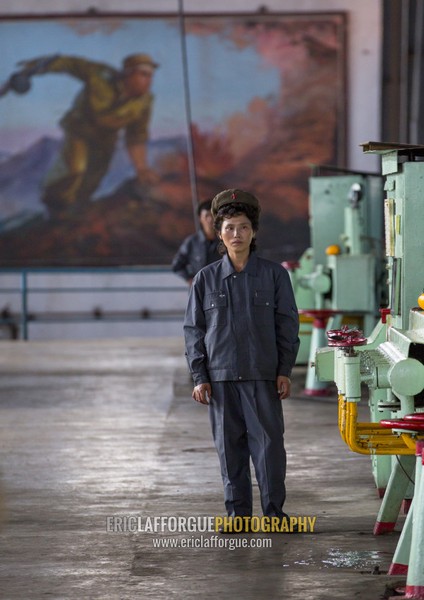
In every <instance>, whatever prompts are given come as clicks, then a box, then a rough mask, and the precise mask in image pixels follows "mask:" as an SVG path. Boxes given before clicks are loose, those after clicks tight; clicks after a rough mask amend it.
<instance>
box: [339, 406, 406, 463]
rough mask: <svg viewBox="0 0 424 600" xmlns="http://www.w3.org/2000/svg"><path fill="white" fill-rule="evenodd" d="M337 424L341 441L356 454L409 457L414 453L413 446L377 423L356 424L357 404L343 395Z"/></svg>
mask: <svg viewBox="0 0 424 600" xmlns="http://www.w3.org/2000/svg"><path fill="white" fill-rule="evenodd" d="M338 422H339V431H340V435H341V437H342V440H343V441H344V442H345V443H346V444H347V445H348V446H349V448H350V449H351V450H352V451H353V452H356V453H358V454H368V455H369V454H378V455H388V454H390V455H392V454H396V455H411V454H414V452H415V444H414V445H413V447H412V446H411V445H410V444H407V443H406V441H405V440H404V438H403V436H399V435H397V434H394V433H393V431H392V430H390V429H386V428H384V427H382V426H381V425H380V424H379V423H358V403H357V402H348V401H346V400H345V398H344V396H343V395H340V396H339V411H338Z"/></svg>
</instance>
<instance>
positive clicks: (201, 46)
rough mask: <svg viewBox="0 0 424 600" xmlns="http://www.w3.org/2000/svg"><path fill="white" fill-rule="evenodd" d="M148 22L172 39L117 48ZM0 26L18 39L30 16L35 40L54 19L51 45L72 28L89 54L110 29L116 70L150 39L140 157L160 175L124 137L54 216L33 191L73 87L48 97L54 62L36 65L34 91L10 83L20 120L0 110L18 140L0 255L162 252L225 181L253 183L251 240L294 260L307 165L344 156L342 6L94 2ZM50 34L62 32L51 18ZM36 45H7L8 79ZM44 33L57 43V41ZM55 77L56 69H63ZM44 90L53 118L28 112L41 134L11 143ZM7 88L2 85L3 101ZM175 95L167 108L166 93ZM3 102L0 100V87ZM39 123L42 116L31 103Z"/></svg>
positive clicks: (2, 197)
mask: <svg viewBox="0 0 424 600" xmlns="http://www.w3.org/2000/svg"><path fill="white" fill-rule="evenodd" d="M143 24H144V26H145V27H146V26H147V24H149V26H150V27H151V26H152V25H153V24H154V25H155V27H157V31H160V30H161V27H162V29H163V28H165V27H168V28H169V31H170V32H171V34H172V35H173V36H174V37H173V38H172V43H173V46H172V50H173V51H172V52H169V50H167V49H165V48H161V46H160V40H158V41H155V39H154V37H153V36H152V38H151V39H150V41H149V43H146V44H145V46H143V47H142V48H140V49H138V47H136V46H135V44H134V43H130V41H129V42H128V44H127V46H126V49H125V51H124V50H122V51H121V50H119V51H118V42H117V40H118V39H122V37H121V38H119V37H118V33H117V32H119V34H120V35H124V34H125V31H127V33H128V31H130V33H131V35H128V36H127V37H128V39H129V40H131V39H132V38H131V36H135V35H136V33H135V32H136V31H142V30H143ZM6 25H9V26H11V25H13V26H14V27H15V28H16V32H17V33H16V35H17V39H24V38H25V37H28V35H27V33H28V32H25V29H26V28H28V27H31V31H32V38H33V40H36V39H38V38H37V35H38V36H39V38H40V39H41V38H42V37H43V35H42V34H43V27H44V28H45V30H46V31H47V30H48V29H49V27H50V25H52V27H51V31H53V30H54V26H56V27H57V29H60V28H62V29H63V36H62V37H63V41H62V42H61V43H62V44H63V47H62V48H56V50H57V53H58V54H60V55H62V54H66V53H68V52H69V51H68V48H69V47H71V45H72V39H73V38H72V36H74V38H75V39H80V41H81V44H79V45H78V48H79V49H80V51H81V52H82V54H81V55H80V56H82V57H84V58H89V59H90V60H93V61H99V60H100V57H101V56H102V47H101V45H100V46H99V48H97V47H96V46H95V45H94V42H93V49H92V51H91V53H88V54H87V52H88V50H85V48H88V49H89V48H90V46H89V44H88V41H91V40H95V39H96V36H98V37H99V36H103V38H102V43H104V39H107V36H108V35H109V39H110V40H112V39H114V40H116V41H115V42H114V44H115V45H114V44H110V49H109V54H107V55H106V62H109V61H110V62H113V64H114V68H116V69H118V65H119V61H120V60H123V59H124V58H125V55H130V54H132V53H135V52H148V53H149V54H151V55H152V56H154V58H155V60H156V59H157V60H158V62H159V63H160V68H159V69H158V70H157V75H156V73H155V81H154V83H153V92H154V94H155V108H154V111H153V115H154V116H153V121H152V123H151V126H150V129H149V136H150V137H149V147H148V156H149V166H150V167H151V168H152V169H153V170H155V171H156V172H158V174H159V179H160V183H159V184H158V185H156V186H155V185H149V186H148V185H146V186H143V182H140V181H137V179H136V177H135V175H134V169H133V165H132V164H131V162H130V161H129V160H128V153H127V152H126V151H125V143H124V142H123V141H122V140H123V138H122V136H121V137H119V140H118V142H117V144H118V143H119V144H121V145H120V147H119V153H118V152H117V153H116V156H115V158H116V164H115V163H111V164H110V166H109V171H108V174H107V176H105V178H104V179H103V180H102V185H101V186H99V188H98V190H97V191H96V192H95V194H97V195H94V196H93V197H91V198H90V202H89V203H88V204H87V205H84V206H81V207H79V208H77V209H75V210H73V211H72V210H70V211H69V212H68V213H66V212H64V213H63V214H58V216H56V217H52V215H51V214H50V212H49V210H48V209H46V206H44V205H42V203H41V201H40V200H39V198H38V199H37V198H36V199H35V194H41V192H40V189H41V188H42V186H43V185H44V183H43V181H44V180H45V179H46V178H48V173H49V172H50V171H49V170H50V169H51V168H52V164H53V163H54V161H55V160H56V159H57V156H58V152H59V148H60V143H63V139H61V138H60V137H57V136H59V133H60V128H59V125H58V122H59V120H60V119H61V118H62V117H63V114H64V113H66V111H67V110H69V108H70V105H71V100H72V98H70V99H69V104H68V105H66V104H63V99H58V100H57V102H58V104H57V105H53V101H55V102H56V95H55V94H56V92H55V93H53V92H54V85H53V84H52V83H51V82H52V81H53V77H54V75H53V74H45V73H44V74H43V75H45V78H44V81H43V77H38V74H36V76H35V77H34V78H33V79H34V80H35V83H33V82H31V85H32V87H31V89H30V90H26V91H25V92H22V93H16V91H15V90H12V92H13V94H14V96H13V98H14V100H15V101H16V102H17V106H18V108H16V115H19V116H20V122H19V123H17V121H16V117H15V116H14V115H15V111H14V109H13V111H12V109H11V108H9V109H8V110H9V113H8V112H7V111H6V117H3V121H1V120H0V134H2V133H3V134H5V133H6V135H3V139H5V140H6V143H8V141H9V142H10V148H12V147H13V148H14V150H13V152H12V151H11V152H10V153H9V154H8V153H7V148H5V147H3V148H1V147H0V158H1V162H0V266H2V267H16V266H18V267H21V266H22V267H28V266H29V267H31V266H42V267H44V266H58V267H67V266H79V267H81V266H82V267H83V266H129V265H168V264H169V263H170V262H171V260H172V257H173V255H174V253H175V251H176V250H177V248H178V246H179V244H180V243H181V241H182V240H183V239H184V237H185V236H187V235H189V234H190V233H192V232H193V231H194V230H195V228H196V226H197V223H196V205H197V202H198V201H201V200H203V199H205V198H207V197H212V196H213V195H214V194H215V193H217V192H219V191H221V190H222V189H225V188H228V187H239V188H245V189H248V190H249V191H251V192H253V193H255V194H256V195H257V196H258V198H259V199H260V201H261V204H262V209H263V210H262V223H261V228H260V231H259V235H258V251H259V252H261V253H262V254H263V255H264V256H266V257H267V258H271V259H272V260H277V261H282V260H291V259H296V258H298V257H299V256H300V254H301V252H302V251H303V250H304V249H305V248H306V247H307V246H308V244H309V226H308V178H309V175H310V172H311V167H312V166H314V165H316V164H331V165H334V166H336V167H338V168H344V167H345V166H346V151H347V142H348V140H347V74H346V46H347V25H348V22H347V14H346V13H345V12H343V11H337V12H328V11H327V12H308V13H303V12H302V13H300V12H299V13H293V12H290V13H284V12H276V13H274V12H272V13H271V12H267V11H258V12H243V13H225V14H218V13H213V12H208V13H198V12H196V13H194V12H193V13H186V14H185V15H184V16H183V17H182V16H181V15H179V14H178V13H175V12H169V13H135V12H132V13H115V12H113V13H112V12H104V13H103V12H97V11H94V10H90V11H87V12H85V13H69V14H57V13H49V14H45V15H16V16H14V15H8V16H4V17H2V18H1V19H0V34H1V32H2V29H4V28H5V26H6ZM131 27H132V29H131ZM137 27H138V28H139V29H138V30H137ZM108 30H109V32H110V33H109V34H108V33H107V32H108ZM38 31H39V33H38ZM65 34H66V35H65ZM55 35H57V36H58V35H59V34H58V33H57V32H56V31H55ZM78 36H79V38H78ZM90 36H91V37H90ZM114 36H115V37H114ZM0 37H1V35H0ZM44 37H48V36H47V35H46V36H44ZM30 38H31V36H30ZM68 38H69V41H68ZM51 39H53V38H51ZM149 44H150V46H149ZM36 46H37V44H36V43H35V41H34V48H33V49H31V48H28V47H27V48H26V52H27V56H26V57H24V56H23V54H22V52H20V54H19V56H12V55H11V54H10V52H11V51H10V50H9V54H8V55H4V58H3V60H2V62H3V64H4V66H3V68H2V69H1V80H2V82H3V85H4V84H5V83H7V81H8V77H10V75H11V74H12V73H13V72H14V69H16V63H17V62H19V61H20V60H22V59H23V58H26V59H30V58H34V57H35V56H37V52H35V49H36ZM53 46H54V43H53V42H52V44H51V47H52V50H53V49H54V47H53ZM45 47H46V48H47V49H48V48H49V46H48V43H46V44H45ZM43 49H44V46H43ZM0 50H1V48H0ZM84 52H85V54H84ZM185 53H186V54H185ZM171 55H172V56H171ZM170 56H171V58H172V60H174V62H173V63H172V62H170V61H171V59H170V58H169V57H170ZM12 59H13V60H12ZM226 70H227V71H228V72H226ZM252 73H253V74H254V77H253V75H252V76H251V77H250V74H252ZM56 75H57V74H56ZM59 77H62V80H61V81H63V82H65V79H64V76H63V73H62V74H61V75H59ZM47 81H48V82H50V83H49V85H47V83H44V82H47ZM156 81H157V82H158V83H157V89H155V82H156ZM66 85H68V82H66ZM81 85H82V84H81ZM166 85H168V86H169V87H168V88H166ZM64 86H65V83H64V84H63V86H62V87H64ZM250 88H251V89H250ZM41 89H43V93H45V94H47V96H46V98H47V100H46V101H48V102H51V103H52V104H51V114H52V115H54V117H52V120H51V123H52V128H55V129H52V130H51V131H50V129H49V127H50V126H49V127H47V126H46V131H47V133H46V134H45V135H43V134H42V131H44V130H43V129H42V125H40V126H38V129H37V123H36V122H35V121H34V123H33V124H31V122H30V121H28V131H30V130H31V131H34V132H35V134H37V132H38V134H39V137H38V138H34V140H33V142H32V143H31V144H29V145H28V146H27V147H24V146H19V144H18V141H19V140H17V138H16V137H15V138H13V134H14V131H12V128H11V123H15V125H16V127H17V126H18V125H19V126H20V127H21V129H20V130H19V131H20V132H22V131H23V129H22V123H23V122H25V118H29V117H27V114H28V107H27V106H25V107H24V105H25V103H26V102H27V103H28V104H31V102H35V101H36V98H35V93H36V91H37V93H39V94H40V95H41V93H42V92H40V90H41ZM167 89H168V91H166V90H167ZM252 89H253V92H252ZM75 90H76V91H75V93H74V95H76V93H77V91H78V90H77V89H76V88H75ZM10 95H11V94H9V93H8V94H5V95H4V98H7V99H8V101H9V105H8V106H11V104H10V98H9V97H8V96H10ZM170 95H171V96H172V95H173V98H172V100H173V102H174V103H175V104H177V107H176V108H175V107H171V104H170V103H169V102H168V104H167V103H166V102H165V98H169V96H170ZM33 96H34V98H33ZM58 98H59V96H58ZM30 99H31V102H29V100H30ZM0 102H5V100H4V99H3V97H0ZM40 102H41V101H40ZM61 102H62V104H60V103H61ZM156 106H157V108H156ZM171 108H172V111H171ZM173 111H174V112H175V114H174V112H173ZM176 115H178V116H176ZM43 118H44V117H43ZM46 118H47V117H46ZM40 123H41V124H42V123H47V120H45V121H42V120H41V116H40ZM6 126H7V127H6ZM31 127H32V129H31ZM167 127H168V130H167ZM6 129H7V131H5V130H6ZM16 131H17V129H16V130H15V133H16ZM167 131H170V132H172V136H171V133H169V135H168V136H167ZM58 132H59V133H58ZM22 135H23V136H24V134H22ZM25 135H26V134H25ZM120 135H121V134H120ZM55 136H56V137H55ZM171 137H172V139H171ZM28 139H30V136H29V133H28ZM35 142H37V143H39V144H41V145H39V147H38V148H36V149H35V150H37V152H36V151H34V153H33V154H31V155H30V153H29V151H28V148H29V147H30V146H31V147H32V149H33V150H34V148H33V145H34V143H35ZM41 142H42V143H41ZM13 144H15V146H16V147H15V146H13ZM118 154H119V156H118ZM42 157H44V158H45V160H44V162H43V160H42ZM115 158H114V160H115ZM31 160H32V161H33V162H32V163H31ZM19 161H21V162H19ZM29 163H31V164H32V170H31V171H30V170H29V169H28V164H29ZM20 165H21V166H20ZM22 165H26V167H25V168H27V170H26V171H25V170H24V167H23V166H22ZM40 165H41V166H40ZM36 169H38V172H37V173H36V172H35V170H36ZM114 169H115V170H114ZM41 171H42V172H41ZM121 174H122V177H121ZM119 177H121V179H120V180H119ZM31 186H32V187H31ZM108 186H109V187H108ZM29 188H30V189H29ZM31 194H32V195H31Z"/></svg>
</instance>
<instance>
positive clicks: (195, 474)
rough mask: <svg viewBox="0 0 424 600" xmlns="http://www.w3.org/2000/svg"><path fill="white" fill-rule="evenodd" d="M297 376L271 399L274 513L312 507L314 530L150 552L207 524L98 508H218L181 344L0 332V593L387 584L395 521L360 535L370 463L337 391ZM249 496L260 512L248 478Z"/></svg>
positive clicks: (369, 504) (320, 593) (133, 593)
mask: <svg viewBox="0 0 424 600" xmlns="http://www.w3.org/2000/svg"><path fill="white" fill-rule="evenodd" d="M304 377H305V370H304V368H301V367H297V368H296V370H295V374H294V377H293V380H294V390H293V395H292V398H290V399H289V400H286V401H284V409H285V420H286V429H287V434H286V447H287V450H288V477H287V487H288V500H287V505H286V511H287V512H288V513H289V514H292V515H309V516H316V517H317V523H316V529H315V533H308V534H301V535H294V536H289V535H284V534H272V535H269V534H268V535H267V534H249V535H244V536H237V537H238V539H240V538H245V539H246V540H248V543H250V544H251V545H253V543H256V544H258V543H259V541H258V540H263V539H265V538H267V539H271V541H272V547H271V548H258V547H244V548H236V549H233V550H230V549H229V548H222V547H215V548H206V547H202V548H181V547H174V548H171V547H168V548H165V547H162V548H158V547H155V545H154V544H155V543H157V542H158V540H166V539H171V540H174V542H173V543H180V544H181V543H182V539H183V538H191V539H192V540H193V544H194V543H195V542H194V540H197V539H198V538H201V537H202V536H203V538H207V539H210V538H211V537H212V535H213V534H210V533H201V532H196V533H184V532H177V533H167V532H165V533H158V532H156V533H154V532H153V533H152V532H150V533H146V532H137V531H130V532H125V533H118V532H116V533H112V532H107V531H106V523H107V518H108V517H113V516H115V517H116V516H118V517H119V516H122V517H126V516H137V517H140V519H142V522H143V523H145V522H146V519H153V517H155V516H185V517H189V516H196V517H197V516H215V515H223V514H224V513H223V501H222V484H221V478H220V473H219V469H218V460H217V457H216V454H215V450H214V448H213V445H212V440H211V434H210V430H209V422H208V417H207V409H205V407H203V406H200V405H197V404H195V403H194V402H193V401H192V400H191V398H190V392H191V388H190V386H189V382H188V376H187V371H186V367H185V361H184V358H183V348H182V341H181V340H180V339H176V338H175V339H174V338H167V339H144V340H143V339H142V340H138V339H122V340H113V341H108V340H102V341H82V342H80V341H78V342H69V341H67V342H9V341H1V342H0V444H1V445H0V471H1V488H2V497H3V505H4V506H3V509H2V511H0V512H1V513H2V524H1V525H0V598H2V599H5V600H8V599H15V598H17V599H20V600H24V599H25V600H26V599H39V598H40V599H41V598H54V599H68V598H72V599H83V598H93V599H94V598H99V599H102V600H109V599H120V600H121V599H133V598H137V599H138V598H142V599H147V600H150V599H151V600H157V599H162V598H176V599H178V600H180V599H190V598H193V599H194V598H196V599H197V598H223V599H224V600H225V599H227V598H228V599H230V598H231V599H233V598H245V599H247V600H250V599H251V600H253V599H254V600H256V599H258V598H271V599H274V598H276V599H277V598H284V599H285V600H287V599H288V600H291V599H298V598H300V599H305V600H309V599H311V600H324V599H325V600H327V599H331V600H333V599H334V600H337V599H343V600H347V599H348V600H351V599H361V600H378V599H382V598H388V597H389V596H394V595H395V593H396V592H395V591H394V590H395V589H396V588H397V587H398V586H399V585H400V584H402V583H404V581H402V580H397V579H395V580H394V579H393V578H390V577H388V576H387V569H388V567H389V565H390V562H391V559H392V556H393V552H394V549H395V547H396V542H397V539H398V536H399V531H400V528H401V525H402V521H403V518H404V517H400V519H399V521H400V522H399V524H398V526H397V528H396V532H395V533H393V534H390V535H387V536H380V537H374V536H373V534H372V528H373V524H374V521H375V517H376V515H377V512H378V508H379V504H380V500H379V499H378V497H377V493H376V490H375V487H374V483H373V479H372V474H371V467H370V462H369V459H368V457H364V456H360V455H355V454H353V453H351V452H350V451H349V450H348V448H347V447H345V446H344V444H343V442H342V441H341V439H340V438H339V433H338V429H337V409H336V397H335V395H334V396H333V397H330V398H327V399H311V398H306V397H302V393H301V392H302V385H303V382H304ZM362 410H363V411H365V414H366V406H365V405H364V407H363V408H362ZM255 503H256V508H257V514H260V513H259V502H258V493H257V488H255ZM229 537H231V538H232V539H234V537H233V536H219V538H218V539H219V540H223V539H224V538H225V539H228V538H229ZM251 540H254V541H253V542H251ZM204 543H205V542H204ZM217 543H222V542H221V541H219V542H217Z"/></svg>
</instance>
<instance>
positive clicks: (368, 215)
mask: <svg viewBox="0 0 424 600" xmlns="http://www.w3.org/2000/svg"><path fill="white" fill-rule="evenodd" d="M323 170H324V167H319V168H318V167H317V168H316V169H315V172H314V174H313V175H312V176H311V177H310V179H309V189H310V195H309V215H310V231H311V247H310V248H308V249H307V250H306V251H305V253H304V254H303V255H302V256H301V258H300V260H299V262H298V263H288V264H287V263H286V264H285V266H286V267H287V268H288V270H289V272H290V275H291V279H292V284H293V288H294V292H295V296H296V302H297V305H298V308H299V312H300V315H301V318H300V340H301V345H300V351H299V355H298V360H297V362H298V364H304V363H307V364H308V371H307V376H306V385H305V393H306V394H309V395H312V396H315V395H316V396H318V395H325V394H326V393H327V391H328V385H327V384H323V383H322V382H320V381H319V380H318V379H317V378H316V376H315V368H314V364H313V363H314V357H315V352H316V350H317V348H319V347H322V346H326V345H327V341H326V335H325V332H326V329H327V328H335V327H337V326H340V325H341V323H342V321H343V320H344V321H345V322H346V320H348V321H350V322H352V320H353V322H354V323H355V324H356V325H358V326H361V327H362V329H363V330H364V331H366V332H367V333H371V331H372V330H373V328H374V326H375V324H376V321H377V319H378V316H379V312H378V311H379V308H380V307H381V306H382V305H384V304H385V302H387V298H386V289H387V286H386V271H385V263H384V256H383V187H382V178H381V176H380V175H373V174H364V173H352V172H349V173H347V172H345V171H343V172H339V173H338V174H336V175H325V174H324V173H323ZM333 170H334V169H333ZM308 334H309V335H308Z"/></svg>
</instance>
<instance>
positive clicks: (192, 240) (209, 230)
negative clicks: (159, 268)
mask: <svg viewBox="0 0 424 600" xmlns="http://www.w3.org/2000/svg"><path fill="white" fill-rule="evenodd" d="M211 204H212V199H208V200H204V201H203V202H201V203H200V204H199V206H198V207H197V215H198V217H199V223H200V229H199V231H197V232H196V233H193V234H192V235H189V236H188V237H186V238H185V240H184V241H183V243H182V244H181V246H180V247H179V249H178V251H177V253H176V255H175V256H174V259H173V261H172V270H173V271H174V273H176V274H177V275H179V276H180V277H182V278H183V279H185V280H186V281H187V283H188V284H189V285H191V282H192V280H193V277H194V276H195V275H196V273H197V272H198V271H200V269H202V268H203V267H205V266H206V265H209V264H211V263H213V262H215V261H216V260H219V259H220V258H221V254H220V253H219V251H218V243H219V239H218V237H217V235H216V232H215V227H214V224H213V217H212V213H211Z"/></svg>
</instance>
